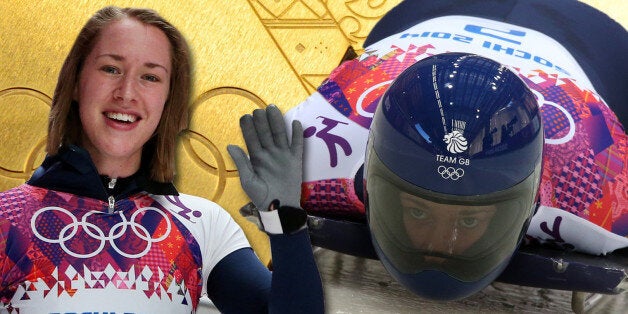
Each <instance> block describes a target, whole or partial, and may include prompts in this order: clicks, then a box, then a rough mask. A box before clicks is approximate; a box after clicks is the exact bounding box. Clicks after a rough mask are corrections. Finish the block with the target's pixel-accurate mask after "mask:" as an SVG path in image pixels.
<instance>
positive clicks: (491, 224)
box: [364, 53, 543, 300]
mask: <svg viewBox="0 0 628 314" xmlns="http://www.w3.org/2000/svg"><path fill="white" fill-rule="evenodd" d="M542 150H543V129H542V125H541V117H540V112H539V108H538V106H537V102H536V99H535V97H534V96H533V94H532V92H531V91H530V90H529V89H528V87H527V86H526V85H525V83H524V82H523V81H522V80H521V79H520V78H519V77H518V76H517V75H516V74H515V73H513V72H512V71H510V70H509V69H507V68H506V67H504V66H503V65H501V64H499V63H497V62H495V61H493V60H490V59H487V58H484V57H481V56H477V55H472V54H465V53H446V54H439V55H435V56H431V57H428V58H426V59H423V60H420V61H418V62H417V63H415V64H413V65H412V66H410V67H408V68H407V69H406V70H405V71H403V72H402V73H401V74H400V75H399V76H398V77H397V78H396V79H395V80H394V82H393V83H392V84H391V85H390V87H389V88H388V90H387V91H386V92H385V93H384V95H382V98H381V100H380V104H379V106H378V108H377V110H376V113H375V116H374V118H373V122H372V124H371V128H370V133H369V140H368V145H367V153H366V161H365V173H364V178H365V204H366V208H367V218H368V223H369V228H370V231H371V236H372V240H373V245H374V247H375V250H376V252H377V254H378V256H379V258H380V260H381V261H382V263H383V264H384V266H385V267H386V269H387V271H388V272H389V273H390V274H391V275H392V276H393V277H395V278H396V279H397V280H398V281H399V282H400V283H401V284H403V285H404V286H405V287H406V288H408V289H409V290H411V291H413V292H414V293H416V294H418V295H419V296H422V297H425V298H429V299H437V300H453V299H460V298H464V297H467V296H469V295H471V294H474V293H475V292H478V291H480V290H481V289H483V288H484V287H486V286H487V285H488V284H490V283H491V282H492V281H493V280H494V279H495V278H496V277H497V276H498V275H499V274H500V273H501V272H502V270H503V269H504V268H505V266H506V265H507V264H508V262H509V260H510V257H511V256H512V254H513V253H514V252H515V250H516V249H517V246H518V245H519V243H520V241H521V239H522V237H523V235H524V234H525V230H526V229H527V225H528V222H529V220H530V217H531V216H532V214H533V212H534V210H535V209H536V204H537V199H538V198H537V196H538V187H539V183H540V173H541V169H542Z"/></svg>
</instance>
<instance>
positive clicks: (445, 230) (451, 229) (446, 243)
mask: <svg viewBox="0 0 628 314" xmlns="http://www.w3.org/2000/svg"><path fill="white" fill-rule="evenodd" d="M457 233H458V232H457V230H456V226H455V224H448V223H441V224H438V225H435V226H434V229H433V232H432V233H431V236H430V239H429V243H428V248H429V251H431V252H436V253H443V254H453V253H454V248H455V246H456V240H457Z"/></svg>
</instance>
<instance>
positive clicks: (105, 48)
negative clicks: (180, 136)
mask: <svg viewBox="0 0 628 314" xmlns="http://www.w3.org/2000/svg"><path fill="white" fill-rule="evenodd" d="M100 36H101V37H102V38H107V40H106V41H104V40H99V41H97V42H96V45H95V46H94V48H93V49H92V51H91V52H90V54H89V55H87V57H86V58H85V62H84V65H83V68H82V69H81V72H80V75H79V84H78V88H77V90H76V91H77V93H76V94H77V95H76V100H77V102H78V104H79V116H80V120H81V122H82V125H83V131H84V132H83V133H82V136H81V144H82V146H83V147H84V148H85V149H87V151H88V152H89V154H90V156H91V157H92V160H93V161H94V164H95V165H96V168H97V169H98V172H99V173H100V174H102V175H107V176H109V177H110V178H117V177H128V176H130V175H132V174H133V173H135V172H136V171H137V170H138V169H139V167H140V160H141V158H142V147H143V146H144V143H146V142H148V140H149V139H150V138H151V137H152V136H153V135H154V134H155V131H156V129H157V125H158V124H159V121H160V119H161V117H162V112H163V109H164V104H165V103H166V99H167V98H168V89H169V87H170V73H171V72H172V69H171V68H172V65H171V62H170V58H171V57H170V47H169V46H170V45H169V43H168V38H167V37H166V35H165V34H164V33H163V32H162V31H161V30H159V29H158V28H157V27H154V26H149V25H145V24H143V23H142V22H139V21H137V20H134V19H123V20H120V21H116V22H113V23H112V24H111V25H110V26H109V27H107V28H105V29H103V31H102V34H101V35H100Z"/></svg>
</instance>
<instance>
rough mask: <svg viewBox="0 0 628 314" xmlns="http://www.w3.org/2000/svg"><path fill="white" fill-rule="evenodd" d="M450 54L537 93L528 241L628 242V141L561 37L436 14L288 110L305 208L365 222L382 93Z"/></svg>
mask: <svg viewBox="0 0 628 314" xmlns="http://www.w3.org/2000/svg"><path fill="white" fill-rule="evenodd" d="M452 51H456V52H468V53H474V54H479V55H482V56H485V57H488V58H491V59H493V60H496V61H498V62H500V63H502V64H504V65H505V66H507V67H509V68H510V69H511V70H513V71H514V72H515V73H518V74H519V76H520V77H521V79H523V80H524V82H525V83H526V84H527V85H528V86H529V87H530V89H531V90H532V91H533V93H534V95H535V96H536V98H537V100H538V103H539V106H540V108H541V112H542V117H543V123H544V131H545V145H544V165H543V174H542V175H543V177H542V182H541V188H540V189H541V190H540V196H541V198H540V202H541V206H540V208H539V210H538V211H537V213H536V214H535V216H534V217H533V220H532V222H531V226H530V228H529V230H528V239H529V240H532V241H539V242H549V243H552V244H554V245H557V246H560V247H563V248H566V249H575V250H578V251H581V252H586V253H591V254H606V253H608V252H611V251H613V250H616V249H619V248H623V247H628V238H627V236H628V200H627V197H628V193H627V192H626V191H627V190H628V187H627V184H628V164H627V163H626V161H627V156H626V153H627V151H628V147H627V145H628V141H627V136H626V133H625V130H624V127H623V126H622V125H621V123H620V122H619V121H618V119H617V117H616V115H615V114H614V113H613V111H612V110H611V109H610V108H609V107H608V106H607V104H606V103H605V102H604V100H603V99H602V98H601V97H600V96H599V95H598V94H597V93H596V91H595V89H594V88H593V86H592V84H591V82H590V80H589V79H588V77H587V75H586V73H585V71H584V70H583V69H582V68H581V67H580V65H579V63H578V62H577V61H576V60H575V59H574V58H573V56H571V55H570V53H569V52H568V51H567V50H566V49H565V48H564V47H563V46H562V45H561V44H560V43H558V42H557V41H555V40H553V39H552V38H550V37H548V36H546V35H544V34H542V33H540V32H537V31H535V30H531V29H527V28H523V27H520V26H515V25H510V24H507V23H503V22H497V21H493V20H487V19H482V18H477V17H469V16H444V17H439V18H434V19H430V20H427V21H424V22H421V23H419V24H417V25H414V26H412V27H410V28H408V29H405V30H402V31H401V32H398V33H396V34H393V35H391V36H389V37H386V38H383V39H382V40H380V41H378V42H375V43H373V44H372V45H370V46H368V47H366V48H365V53H364V54H363V55H362V56H360V57H359V59H357V60H350V61H346V62H344V63H343V64H341V65H340V66H339V67H338V68H336V69H335V70H334V71H333V72H332V73H331V74H330V76H329V77H328V79H326V80H325V81H324V82H323V83H322V84H321V86H319V88H318V89H317V92H315V93H314V94H313V95H311V96H310V97H309V98H308V99H306V100H305V101H304V102H303V103H301V104H300V105H298V106H297V107H295V108H293V109H291V110H290V111H289V112H287V114H286V119H287V120H288V121H290V120H293V119H297V120H300V121H301V123H302V124H303V127H304V135H305V157H304V168H305V169H304V180H303V186H302V191H303V193H302V204H303V206H304V208H305V209H306V210H308V212H309V213H311V214H313V215H319V216H324V217H330V218H335V219H346V220H355V221H365V214H364V205H363V203H362V197H361V191H359V187H360V185H359V184H358V183H359V181H360V180H362V178H361V172H360V171H361V166H362V164H363V162H364V152H365V148H366V142H367V137H368V129H369V126H370V123H371V120H372V117H373V114H374V112H375V108H376V106H377V105H378V103H379V98H380V97H381V95H382V94H383V92H384V91H385V90H386V87H387V86H388V85H389V84H390V83H391V82H392V81H393V80H394V79H395V77H396V76H397V75H398V74H399V73H401V72H402V71H403V70H404V69H405V68H407V67H408V66H410V65H411V64H413V63H414V62H416V61H418V60H421V59H423V58H425V57H427V56H430V55H434V54H438V53H444V52H452ZM288 125H289V123H288ZM497 131H499V130H496V132H497ZM444 162H446V161H444Z"/></svg>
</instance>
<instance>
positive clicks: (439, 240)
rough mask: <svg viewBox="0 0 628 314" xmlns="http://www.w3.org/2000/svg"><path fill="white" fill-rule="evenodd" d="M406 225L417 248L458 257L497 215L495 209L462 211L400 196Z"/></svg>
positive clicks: (489, 207) (411, 196) (492, 207)
mask: <svg viewBox="0 0 628 314" xmlns="http://www.w3.org/2000/svg"><path fill="white" fill-rule="evenodd" d="M401 205H402V207H403V222H404V226H405V228H406V232H407V234H408V237H409V238H410V240H411V241H412V244H413V246H414V247H415V248H417V249H421V250H424V251H427V252H432V253H437V254H445V255H459V254H462V253H463V252H464V251H465V250H467V249H468V248H469V247H471V246H472V245H473V244H474V243H475V242H476V241H478V240H479V239H480V238H481V237H482V236H483V235H484V233H485V232H486V229H487V228H488V226H489V224H490V222H491V219H492V218H493V216H494V215H495V207H494V206H473V207H464V208H460V207H459V206H456V205H445V204H439V203H435V202H431V201H428V200H425V199H421V198H418V197H416V196H413V195H410V194H407V193H401Z"/></svg>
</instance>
